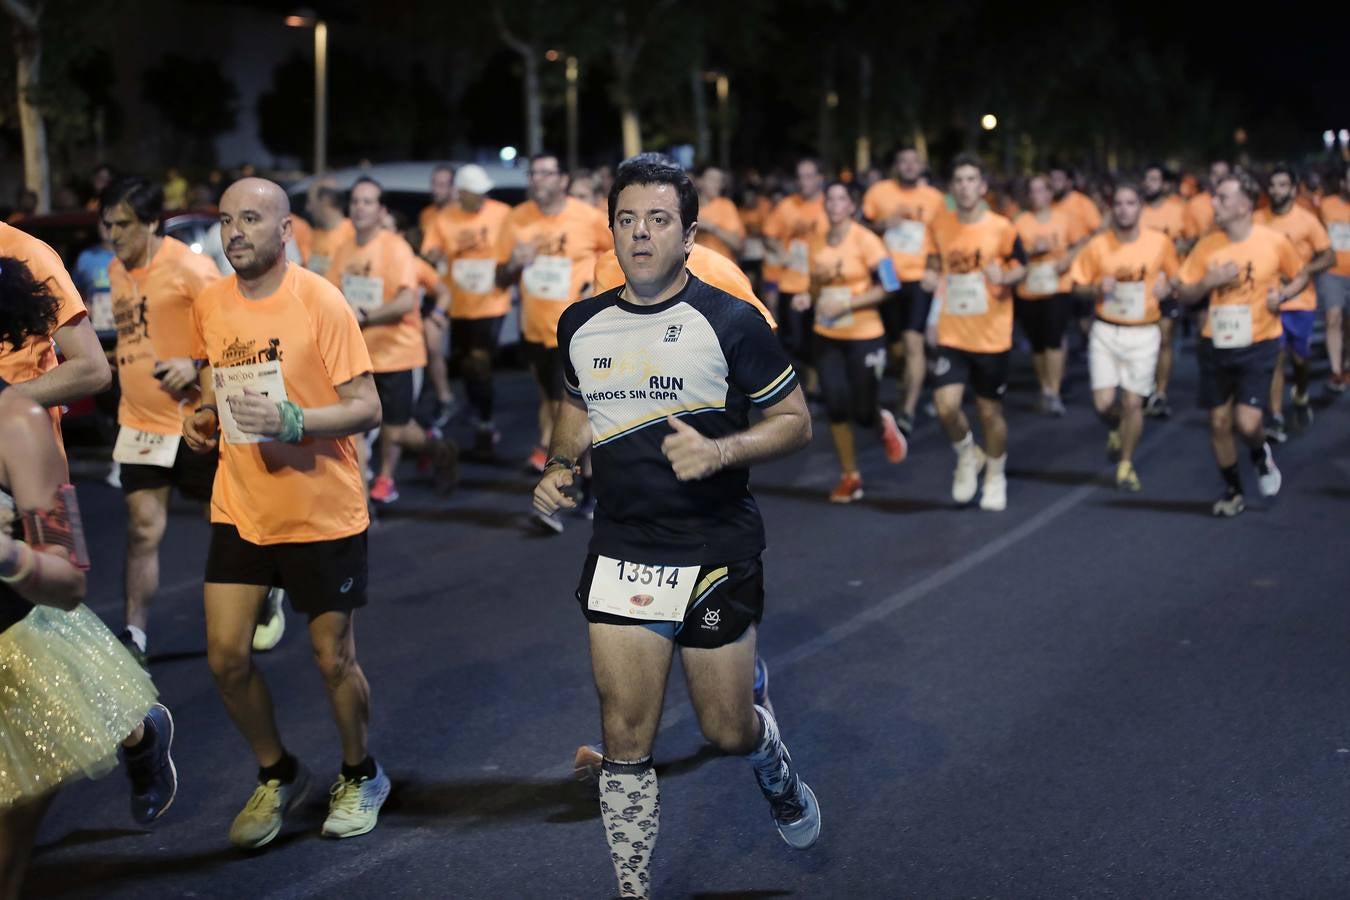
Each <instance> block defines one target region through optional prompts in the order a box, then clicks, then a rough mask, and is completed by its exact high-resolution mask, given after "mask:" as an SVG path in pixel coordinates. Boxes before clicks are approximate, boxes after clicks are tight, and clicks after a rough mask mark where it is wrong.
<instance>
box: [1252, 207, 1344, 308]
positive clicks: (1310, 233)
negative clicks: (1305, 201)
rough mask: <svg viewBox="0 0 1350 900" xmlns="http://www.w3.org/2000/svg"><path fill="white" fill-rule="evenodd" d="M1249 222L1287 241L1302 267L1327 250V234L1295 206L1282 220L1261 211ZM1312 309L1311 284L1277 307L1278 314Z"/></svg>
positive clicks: (1314, 303) (1314, 301) (1313, 294)
mask: <svg viewBox="0 0 1350 900" xmlns="http://www.w3.org/2000/svg"><path fill="white" fill-rule="evenodd" d="M1252 219H1253V221H1255V222H1257V223H1258V224H1260V225H1265V226H1267V227H1269V228H1274V229H1275V230H1276V231H1278V232H1279V233H1280V234H1282V235H1284V236H1285V237H1286V238H1288V239H1289V243H1291V244H1293V245H1294V249H1295V250H1297V251H1298V256H1299V259H1301V260H1302V261H1303V265H1305V266H1306V265H1307V264H1308V263H1309V262H1310V261H1311V260H1312V258H1313V257H1314V256H1316V255H1317V254H1319V253H1322V252H1323V251H1325V250H1327V249H1329V248H1330V247H1331V238H1330V237H1328V235H1327V230H1326V229H1325V228H1323V227H1322V223H1321V222H1320V221H1318V218H1317V216H1315V215H1313V214H1312V213H1310V212H1308V211H1307V210H1306V209H1304V208H1303V207H1301V206H1299V205H1298V204H1297V203H1295V204H1294V205H1293V206H1291V207H1290V208H1289V211H1288V212H1286V213H1285V214H1284V215H1282V216H1277V215H1275V214H1274V213H1273V212H1271V211H1270V210H1268V209H1263V210H1260V211H1258V212H1257V213H1256V214H1255V215H1253V216H1252ZM1315 309H1317V291H1316V290H1315V289H1314V288H1313V286H1312V282H1311V280H1310V281H1309V283H1308V286H1307V287H1306V288H1304V289H1303V292H1302V293H1300V294H1299V295H1298V296H1297V297H1295V298H1294V299H1292V300H1289V301H1286V302H1285V303H1283V304H1281V305H1280V311H1281V312H1300V311H1302V312H1311V311H1312V310H1315Z"/></svg>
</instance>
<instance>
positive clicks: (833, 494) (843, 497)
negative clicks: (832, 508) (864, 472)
mask: <svg viewBox="0 0 1350 900" xmlns="http://www.w3.org/2000/svg"><path fill="white" fill-rule="evenodd" d="M862 496H863V482H862V476H861V475H859V474H858V473H856V472H854V473H853V474H851V475H841V476H839V483H838V484H836V485H835V486H834V490H832V491H830V502H831V503H852V502H853V501H854V500H861V499H862Z"/></svg>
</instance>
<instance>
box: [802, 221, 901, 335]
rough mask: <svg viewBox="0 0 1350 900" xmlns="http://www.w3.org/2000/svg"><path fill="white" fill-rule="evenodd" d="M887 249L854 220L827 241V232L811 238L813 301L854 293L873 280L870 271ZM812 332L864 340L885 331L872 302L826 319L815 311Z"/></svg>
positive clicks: (886, 252)
mask: <svg viewBox="0 0 1350 900" xmlns="http://www.w3.org/2000/svg"><path fill="white" fill-rule="evenodd" d="M889 255H890V253H889V252H888V251H887V249H886V245H885V244H884V243H882V241H881V238H879V237H877V236H876V235H875V234H873V233H872V232H871V231H869V230H868V229H867V228H865V227H864V226H862V225H859V224H858V223H857V222H850V223H848V230H847V231H846V232H844V239H843V240H842V241H840V242H839V243H838V244H836V245H831V244H830V241H829V232H828V231H827V232H826V233H825V234H823V235H817V236H816V238H815V240H813V241H812V242H811V286H812V288H813V289H816V288H818V289H819V291H820V292H819V294H818V295H817V296H816V303H817V304H819V303H820V301H821V300H824V299H825V298H826V297H829V296H831V295H837V296H841V297H856V296H858V295H859V294H864V293H866V292H867V291H868V290H869V289H870V288H871V287H872V284H873V280H872V273H873V272H874V271H876V268H877V266H879V265H881V263H882V261H883V260H885V259H886V257H888V256H889ZM815 332H816V334H819V335H821V336H823V337H827V338H833V339H834V340H837V341H865V340H870V339H872V338H879V337H882V336H884V335H885V334H886V329H885V327H884V326H883V325H882V324H881V313H880V312H878V311H877V308H876V307H875V306H869V307H867V308H866V309H855V310H852V311H851V312H849V313H848V314H846V315H844V316H841V317H840V318H838V319H835V320H833V321H831V322H829V323H825V322H823V321H822V320H821V318H820V312H819V306H817V312H816V324H815Z"/></svg>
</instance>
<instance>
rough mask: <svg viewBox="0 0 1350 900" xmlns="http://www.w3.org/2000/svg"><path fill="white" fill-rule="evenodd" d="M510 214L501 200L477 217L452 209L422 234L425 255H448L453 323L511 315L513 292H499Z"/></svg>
mask: <svg viewBox="0 0 1350 900" xmlns="http://www.w3.org/2000/svg"><path fill="white" fill-rule="evenodd" d="M510 214H511V207H509V206H507V205H506V204H505V203H502V202H501V201H500V200H491V199H488V200H484V201H483V205H482V207H480V208H479V210H478V212H475V213H469V212H465V211H464V210H463V209H462V208H461V207H460V205H459V204H458V203H452V204H451V205H450V206H448V207H446V208H445V209H443V210H441V212H440V215H438V216H437V217H436V218H435V219H434V220H433V221H432V222H431V223H430V225H429V226H428V227H427V229H426V230H425V231H423V232H422V252H423V253H430V252H432V251H439V252H441V253H442V254H444V255H445V283H446V284H447V285H449V287H450V316H451V318H454V319H492V318H496V317H497V316H504V315H506V313H507V311H508V310H510V309H511V292H510V291H509V290H508V289H507V288H499V287H497V242H498V241H499V240H500V239H501V232H502V226H503V225H504V224H505V223H506V217H507V216H508V215H510Z"/></svg>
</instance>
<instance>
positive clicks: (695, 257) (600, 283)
mask: <svg viewBox="0 0 1350 900" xmlns="http://www.w3.org/2000/svg"><path fill="white" fill-rule="evenodd" d="M685 268H687V269H688V270H689V271H690V273H691V274H693V276H694V277H695V278H697V279H698V280H699V281H702V282H703V283H705V284H710V285H712V286H713V287H715V288H717V289H718V290H720V291H726V292H727V293H728V294H730V295H731V296H733V297H736V298H737V299H739V300H744V301H745V302H746V303H749V304H750V305H751V306H753V307H754V308H755V309H757V310H759V314H760V315H762V316H763V317H764V321H766V322H768V323H769V327H770V328H772V329H774V330H775V331H777V330H778V323H777V322H776V321H774V318H773V314H772V313H770V312H769V310H768V309H767V308H766V307H765V306H764V304H763V303H760V302H759V298H758V297H756V296H755V289H754V286H753V285H751V284H750V279H749V278H748V277H746V274H745V273H744V272H742V271H741V267H740V266H738V265H736V264H735V263H734V262H732V261H731V260H729V259H727V258H726V257H725V256H723V255H722V254H720V253H717V252H715V251H713V250H709V249H708V248H707V247H704V246H701V245H699V244H695V245H694V249H693V250H691V251H690V253H689V259H688V260H687V261H686V262H685ZM623 283H624V277H623V269H622V268H621V267H620V266H619V257H618V255H617V254H615V252H614V251H613V250H606V251H605V252H604V253H601V254H600V257H599V258H598V259H597V260H596V261H595V292H596V293H597V294H599V293H603V292H604V291H608V290H610V289H612V288H616V287H619V286H620V285H622V284H623Z"/></svg>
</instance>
